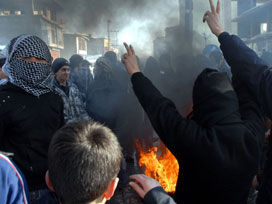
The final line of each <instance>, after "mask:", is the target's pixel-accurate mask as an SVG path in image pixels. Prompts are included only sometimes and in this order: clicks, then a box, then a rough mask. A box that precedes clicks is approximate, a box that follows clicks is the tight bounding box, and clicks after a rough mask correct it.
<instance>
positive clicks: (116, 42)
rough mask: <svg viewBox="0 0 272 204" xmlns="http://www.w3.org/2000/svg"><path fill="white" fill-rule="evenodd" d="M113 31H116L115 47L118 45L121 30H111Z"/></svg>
mask: <svg viewBox="0 0 272 204" xmlns="http://www.w3.org/2000/svg"><path fill="white" fill-rule="evenodd" d="M111 32H112V33H115V48H117V47H118V33H119V30H111Z"/></svg>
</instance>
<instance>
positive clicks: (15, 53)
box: [3, 35, 52, 96]
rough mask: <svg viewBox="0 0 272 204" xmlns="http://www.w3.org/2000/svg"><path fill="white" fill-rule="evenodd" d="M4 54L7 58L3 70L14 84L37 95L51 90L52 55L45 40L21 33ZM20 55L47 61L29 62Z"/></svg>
mask: <svg viewBox="0 0 272 204" xmlns="http://www.w3.org/2000/svg"><path fill="white" fill-rule="evenodd" d="M3 54H4V55H5V57H6V58H7V60H6V63H5V64H4V66H3V72H4V73H5V74H6V75H8V77H9V81H10V82H11V83H12V84H14V85H16V86H19V87H21V88H22V89H24V90H25V91H26V92H28V93H30V94H32V95H35V96H40V95H42V94H45V93H49V92H50V91H51V88H50V85H49V84H50V73H51V63H52V57H51V54H50V51H49V49H48V47H47V45H46V44H45V42H44V41H42V40H41V39H40V38H38V37H36V36H32V35H21V36H18V37H16V38H14V39H13V40H11V42H10V44H9V45H8V46H7V47H6V48H5V49H4V50H3ZM20 57H36V58H38V59H43V60H46V61H47V63H40V62H29V61H25V60H22V59H20Z"/></svg>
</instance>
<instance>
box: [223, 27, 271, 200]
mask: <svg viewBox="0 0 272 204" xmlns="http://www.w3.org/2000/svg"><path fill="white" fill-rule="evenodd" d="M219 42H220V44H221V46H220V48H221V50H222V52H223V54H224V57H225V59H226V61H227V62H228V64H229V65H230V66H231V71H232V73H233V78H234V79H236V81H239V83H240V84H241V86H240V87H243V88H244V89H247V90H248V92H249V93H250V94H251V95H252V96H253V100H254V101H255V102H257V103H258V104H259V105H260V106H261V108H262V112H263V114H264V115H266V116H268V117H269V118H270V119H272V92H271V90H272V68H269V67H268V65H267V64H266V62H264V61H263V60H262V59H261V58H260V57H258V55H257V54H256V53H255V52H254V51H253V50H252V49H250V48H249V47H248V46H247V45H246V44H245V43H244V42H243V41H242V40H241V39H240V38H239V37H238V36H235V35H229V34H228V33H227V32H224V33H222V34H221V35H220V36H219ZM234 50H235V53H233V51H234ZM235 86H236V85H235ZM235 86H234V87H235ZM235 88H236V87H235ZM271 142H272V140H271V139H270V144H269V150H268V158H267V160H266V163H265V169H264V172H263V174H264V183H263V184H262V185H261V186H260V189H259V193H258V198H257V203H258V204H262V203H265V204H266V203H272V144H271Z"/></svg>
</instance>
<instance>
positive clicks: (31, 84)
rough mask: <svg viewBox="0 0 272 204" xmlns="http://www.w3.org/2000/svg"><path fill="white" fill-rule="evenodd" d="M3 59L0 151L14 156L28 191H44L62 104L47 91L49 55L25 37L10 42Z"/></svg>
mask: <svg viewBox="0 0 272 204" xmlns="http://www.w3.org/2000/svg"><path fill="white" fill-rule="evenodd" d="M6 55H7V61H6V64H5V65H4V67H3V71H4V73H5V74H7V75H8V76H9V81H10V82H9V83H7V84H6V85H3V86H1V87H0V140H1V143H0V149H1V150H2V151H6V152H12V153H14V162H15V163H16V164H17V165H18V167H19V168H20V169H21V170H22V172H23V173H24V175H25V176H26V179H27V182H28V185H29V189H30V191H37V190H40V189H45V188H46V184H45V182H44V173H45V172H46V169H47V151H48V146H49V142H50V140H51V137H52V135H53V134H54V133H55V131H56V130H57V129H59V128H60V127H61V126H62V125H63V102H62V100H61V97H60V96H59V95H58V94H57V93H55V92H53V91H52V90H51V88H50V87H49V82H50V73H51V61H52V59H51V55H50V52H49V49H48V47H47V46H46V44H45V43H44V42H43V41H42V40H41V39H39V38H38V37H35V36H29V35H22V36H19V37H17V38H15V39H13V40H12V41H11V44H10V45H9V46H8V47H7V50H6Z"/></svg>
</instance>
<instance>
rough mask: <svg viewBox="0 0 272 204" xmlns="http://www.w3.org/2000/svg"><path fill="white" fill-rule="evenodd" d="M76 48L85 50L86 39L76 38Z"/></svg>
mask: <svg viewBox="0 0 272 204" xmlns="http://www.w3.org/2000/svg"><path fill="white" fill-rule="evenodd" d="M78 49H79V50H87V49H86V40H85V39H83V38H80V37H79V38H78Z"/></svg>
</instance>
